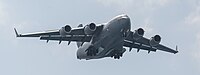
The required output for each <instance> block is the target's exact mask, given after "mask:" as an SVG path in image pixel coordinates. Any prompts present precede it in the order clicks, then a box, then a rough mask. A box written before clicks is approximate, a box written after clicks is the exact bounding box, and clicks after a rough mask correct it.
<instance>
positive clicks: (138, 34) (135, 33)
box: [133, 28, 144, 40]
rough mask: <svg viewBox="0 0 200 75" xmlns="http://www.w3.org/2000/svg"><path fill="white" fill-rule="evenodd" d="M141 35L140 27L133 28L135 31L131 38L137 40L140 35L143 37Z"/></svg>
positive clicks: (142, 31) (142, 32)
mask: <svg viewBox="0 0 200 75" xmlns="http://www.w3.org/2000/svg"><path fill="white" fill-rule="evenodd" d="M143 35H144V30H143V29H142V28H139V29H137V30H135V32H134V33H133V39H135V40H138V39H140V38H141V37H143Z"/></svg>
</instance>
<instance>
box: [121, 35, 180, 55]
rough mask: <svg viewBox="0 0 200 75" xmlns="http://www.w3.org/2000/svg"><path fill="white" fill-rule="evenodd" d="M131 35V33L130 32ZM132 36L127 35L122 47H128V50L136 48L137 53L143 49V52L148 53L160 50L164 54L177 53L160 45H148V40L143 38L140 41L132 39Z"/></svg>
mask: <svg viewBox="0 0 200 75" xmlns="http://www.w3.org/2000/svg"><path fill="white" fill-rule="evenodd" d="M131 33H133V32H131ZM133 38H134V37H133V34H129V36H128V37H127V38H126V39H125V41H124V46H125V47H130V50H131V48H137V49H138V51H139V49H143V50H148V51H149V52H150V51H154V52H155V51H156V50H161V51H166V52H170V53H174V54H175V53H177V52H178V51H177V48H176V50H174V49H171V48H169V47H166V46H164V45H162V44H158V45H155V46H151V45H150V39H147V38H145V37H141V38H140V39H137V40H135V39H133Z"/></svg>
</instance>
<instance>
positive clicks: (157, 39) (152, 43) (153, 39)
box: [149, 35, 161, 46]
mask: <svg viewBox="0 0 200 75" xmlns="http://www.w3.org/2000/svg"><path fill="white" fill-rule="evenodd" d="M160 41H161V37H160V36H159V35H155V36H154V37H151V39H150V41H149V44H150V46H156V45H158V44H159V43H160Z"/></svg>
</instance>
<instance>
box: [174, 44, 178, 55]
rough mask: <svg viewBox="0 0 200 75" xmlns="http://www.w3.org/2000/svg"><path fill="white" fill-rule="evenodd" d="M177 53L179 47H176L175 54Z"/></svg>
mask: <svg viewBox="0 0 200 75" xmlns="http://www.w3.org/2000/svg"><path fill="white" fill-rule="evenodd" d="M176 53H178V46H177V45H176V51H175V53H174V54H176Z"/></svg>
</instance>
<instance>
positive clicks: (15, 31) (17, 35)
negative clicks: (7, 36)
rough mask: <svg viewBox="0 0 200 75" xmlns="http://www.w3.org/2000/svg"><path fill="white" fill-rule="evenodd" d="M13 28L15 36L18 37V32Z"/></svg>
mask: <svg viewBox="0 0 200 75" xmlns="http://www.w3.org/2000/svg"><path fill="white" fill-rule="evenodd" d="M14 30H15V34H16V37H19V34H18V32H17V30H16V28H14Z"/></svg>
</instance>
